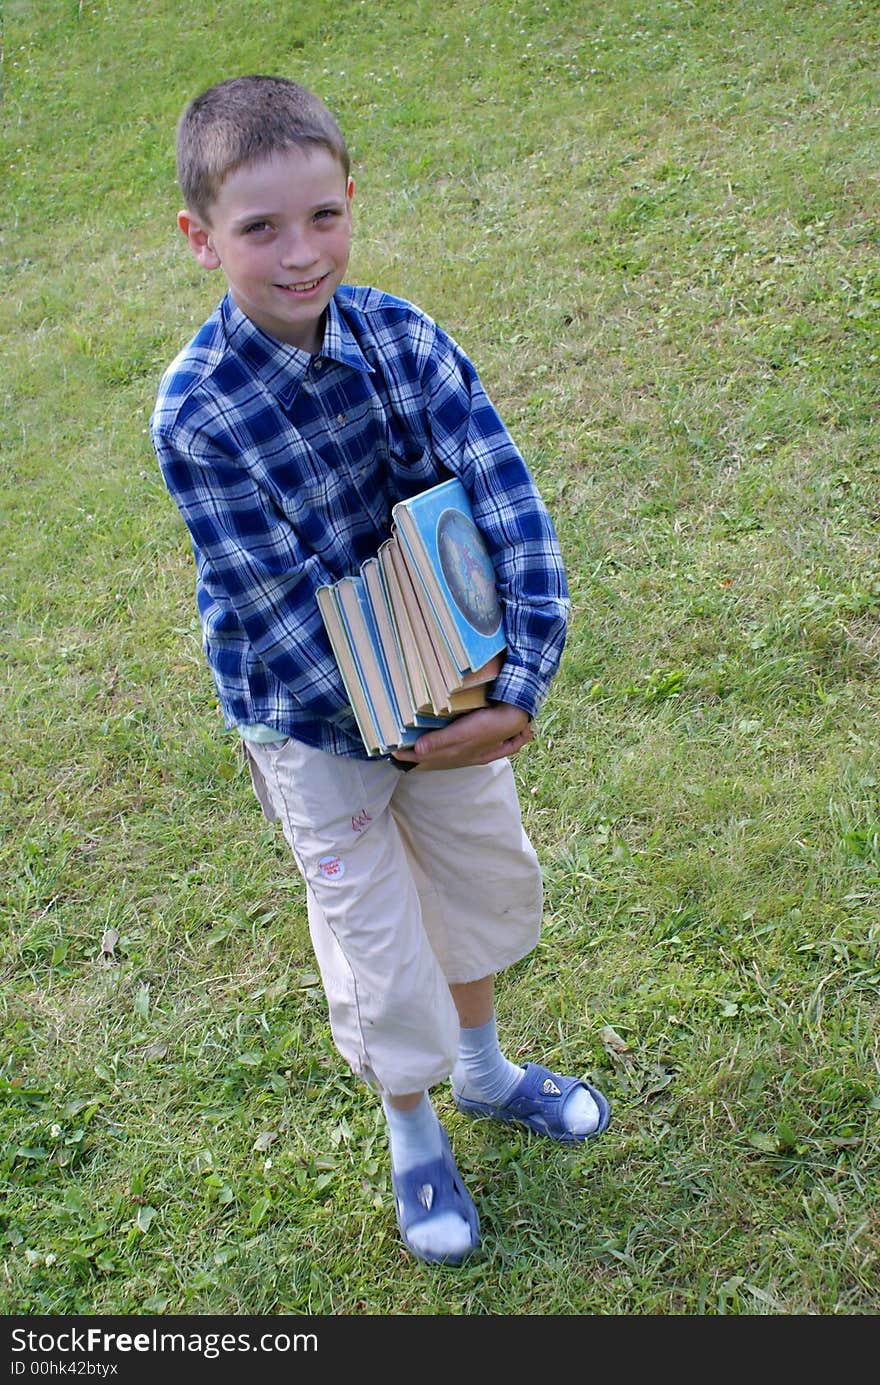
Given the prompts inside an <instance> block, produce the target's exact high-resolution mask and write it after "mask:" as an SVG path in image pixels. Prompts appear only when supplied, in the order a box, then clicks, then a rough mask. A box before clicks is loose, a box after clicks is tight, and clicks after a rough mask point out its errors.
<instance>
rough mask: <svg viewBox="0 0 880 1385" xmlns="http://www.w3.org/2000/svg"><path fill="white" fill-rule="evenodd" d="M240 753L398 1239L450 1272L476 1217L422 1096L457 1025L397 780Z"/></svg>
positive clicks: (353, 763)
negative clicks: (292, 887)
mask: <svg viewBox="0 0 880 1385" xmlns="http://www.w3.org/2000/svg"><path fill="white" fill-rule="evenodd" d="M246 750H247V754H248V759H249V761H250V767H251V776H252V779H253V784H254V789H255V790H256V793H257V797H258V798H259V800H260V802H261V804H262V806H263V809H264V811H265V812H266V815H267V816H268V817H269V818H270V819H272V820H280V821H281V823H282V826H283V829H284V833H285V836H286V837H287V840H288V843H289V844H290V846H291V848H292V850H293V852H294V856H295V858H296V861H297V865H298V866H299V869H300V872H301V873H302V875H303V877H304V879H305V881H306V886H307V903H308V917H309V931H310V934H311V938H312V945H313V947H314V950H315V956H316V958H317V961H318V965H319V968H320V971H321V977H322V980H323V984H324V990H325V994H326V996H327V1001H328V1005H329V1011H330V1024H331V1029H332V1032H333V1037H334V1041H335V1043H336V1046H337V1048H338V1049H339V1051H340V1053H341V1054H342V1055H343V1057H344V1058H346V1059H347V1061H348V1062H349V1064H350V1065H351V1067H352V1069H353V1070H354V1071H355V1072H356V1073H357V1074H358V1075H359V1076H360V1077H362V1078H363V1079H364V1080H365V1081H366V1082H368V1083H369V1085H371V1086H373V1087H374V1088H377V1089H378V1090H380V1091H381V1092H382V1094H383V1106H384V1109H385V1115H386V1119H387V1121H388V1127H389V1142H390V1145H391V1162H392V1181H393V1184H394V1192H395V1205H396V1210H397V1218H398V1223H399V1225H400V1230H401V1234H402V1236H403V1238H404V1241H405V1243H406V1244H407V1246H408V1248H409V1249H410V1250H411V1251H412V1252H413V1253H414V1254H415V1255H417V1256H419V1257H420V1258H421V1259H424V1260H428V1261H441V1262H444V1263H453V1264H457V1263H458V1262H459V1261H460V1260H461V1259H463V1258H464V1256H465V1255H466V1254H467V1253H468V1252H469V1251H471V1250H473V1249H474V1248H475V1247H476V1246H477V1245H478V1244H479V1218H478V1216H477V1211H476V1208H475V1207H474V1204H473V1201H472V1200H471V1198H470V1197H469V1196H468V1194H467V1191H466V1190H465V1188H464V1185H463V1184H462V1182H461V1179H460V1176H459V1174H458V1170H457V1169H456V1167H455V1162H454V1160H453V1158H452V1153H451V1151H450V1149H449V1142H448V1140H447V1139H446V1135H445V1132H444V1131H443V1129H442V1127H441V1125H440V1122H439V1121H438V1119H437V1116H436V1114H435V1112H434V1109H433V1107H432V1106H431V1103H430V1100H429V1098H428V1095H427V1088H428V1087H429V1086H431V1085H432V1084H433V1083H434V1082H437V1081H439V1080H441V1079H442V1078H445V1077H446V1076H448V1074H449V1071H450V1069H451V1067H452V1064H453V1061H454V1057H455V1052H456V1047H457V1042H458V1017H457V1014H456V1010H455V1006H454V1004H453V1001H452V998H451V996H450V993H449V988H448V985H447V983H446V979H445V977H444V975H443V973H442V971H441V969H440V967H439V966H438V964H437V961H436V958H435V957H434V954H433V951H432V949H431V946H430V943H429V941H428V939H427V936H426V934H425V932H424V929H423V927H422V923H421V909H420V904H419V898H418V894H417V892H416V889H415V886H414V883H413V880H412V875H411V871H410V867H409V862H408V860H407V857H406V853H405V851H404V848H403V845H402V843H401V840H400V837H399V834H398V830H397V827H396V824H395V822H394V820H393V818H392V816H391V814H390V812H389V809H388V804H389V801H390V798H391V796H392V794H393V792H394V789H395V787H396V785H397V784H398V783H399V781H400V779H401V777H402V776H401V773H400V771H399V770H397V769H395V768H394V767H393V766H389V765H367V764H364V763H363V762H361V761H357V760H346V759H343V758H342V757H334V756H329V755H324V754H323V753H322V752H320V751H313V750H311V749H310V748H309V747H306V746H301V745H298V744H297V743H296V742H293V741H288V742H286V743H284V744H283V745H281V746H274V747H273V746H269V747H264V746H259V745H258V746H254V747H251V746H248V747H246ZM395 1093H396V1094H400V1093H403V1095H394V1094H395Z"/></svg>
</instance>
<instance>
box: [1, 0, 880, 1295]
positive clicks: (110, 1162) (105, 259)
mask: <svg viewBox="0 0 880 1385" xmlns="http://www.w3.org/2000/svg"><path fill="white" fill-rule="evenodd" d="M875 21H876V10H875V7H874V6H873V5H872V4H870V3H867V0H866V2H865V3H860V0H839V2H838V3H831V0H827V2H826V3H822V0H816V2H815V3H806V2H805V0H799V2H798V3H794V4H785V5H783V4H781V3H774V0H738V3H734V4H723V5H722V4H716V3H712V0H693V3H688V4H684V3H673V0H660V2H659V3H657V4H654V5H651V6H643V5H640V4H639V3H629V0H618V2H617V3H615V4H613V5H608V4H604V5H603V4H599V3H587V2H583V3H578V4H568V3H563V0H550V3H546V4H538V3H535V0H505V2H504V3H501V0H485V3H477V0H464V3H462V4H458V5H455V6H445V7H440V8H439V9H438V7H436V6H434V5H431V4H428V3H427V0H413V2H412V3H407V4H403V3H400V0H370V3H369V4H359V3H354V0H340V2H339V3H338V4H337V5H335V6H334V7H333V11H332V14H331V13H330V12H329V11H326V10H320V9H316V8H315V7H314V6H306V5H303V4H298V3H297V4H292V5H286V6H282V7H278V8H277V9H275V8H273V7H269V8H268V9H267V7H265V6H264V5H257V4H256V3H252V0H242V2H241V3H239V4H237V5H236V6H230V7H224V6H221V5H217V6H214V7H209V9H208V10H207V11H204V12H198V13H195V12H194V13H192V14H186V15H183V14H182V13H181V12H180V11H179V9H178V8H177V7H173V6H170V5H167V4H164V3H161V0H152V2H151V3H144V0H142V2H141V3H140V4H137V5H135V4H133V3H131V0H112V3H110V0H96V3H93V4H88V3H83V4H75V3H73V0H54V3H52V4H47V5H40V6H37V5H34V4H33V3H30V2H26V0H18V3H16V0H7V4H6V8H5V36H4V48H5V56H4V76H3V131H2V138H3V148H2V157H3V167H4V185H5V189H6V205H5V210H6V212H7V215H6V218H5V229H4V235H3V270H2V273H3V283H4V288H5V292H4V293H3V295H2V297H0V315H2V330H3V336H4V340H5V342H6V343H7V348H8V349H7V360H6V364H5V366H4V372H3V382H4V383H3V395H2V398H3V409H4V414H5V422H4V426H3V452H2V458H0V465H2V469H3V470H2V476H3V483H2V484H3V490H2V496H3V514H4V526H3V529H4V536H5V544H4V546H3V552H2V553H0V603H2V606H0V609H2V634H3V649H4V654H5V660H4V663H5V671H4V677H3V691H2V697H3V710H2V715H3V725H4V729H5V732H6V747H7V753H6V755H5V756H4V757H3V761H2V763H0V801H2V839H0V880H2V882H3V883H2V885H0V909H2V917H3V931H2V936H0V950H2V953H0V962H2V975H3V987H2V992H0V1004H2V1007H3V1018H4V1026H3V1043H2V1069H0V1078H2V1081H0V1094H2V1116H0V1131H2V1139H0V1151H2V1152H0V1178H2V1184H3V1190H4V1206H3V1212H2V1223H0V1227H2V1244H3V1256H2V1266H3V1273H2V1276H0V1309H2V1311H3V1312H5V1313H7V1314H33V1315H43V1314H88V1313H97V1314H181V1313H193V1314H229V1315H235V1314H247V1315H251V1314H253V1315H275V1314H319V1315H337V1314H344V1315H355V1314H369V1315H382V1316H387V1315H392V1314H396V1315H464V1314H470V1315H519V1314H538V1315H545V1314H547V1315H564V1314H567V1315H658V1314H662V1315H672V1314H677V1315H694V1314H700V1315H712V1316H714V1315H725V1314H740V1315H870V1314H874V1313H875V1312H876V1311H877V1308H878V1294H877V1277H878V1255H880V1225H878V1217H877V1194H878V1170H880V1123H878V1111H880V1084H878V1030H877V1020H878V983H880V958H878V937H880V927H878V904H880V768H878V758H877V734H876V726H877V719H878V712H880V706H878V703H880V696H878V678H877V672H878V661H877V654H878V610H880V561H878V557H877V538H878V521H880V512H878V506H877V495H878V461H877V455H878V448H877V442H878V431H877V418H876V379H877V362H878V353H880V340H878V307H880V257H878V243H877V222H876V210H875V209H876V200H877V170H876V157H875V156H876V148H877V133H878V112H877V106H876V78H875V73H876V69H877V60H878V45H877V37H876V23H875ZM260 70H262V71H274V72H280V73H282V74H284V75H288V76H292V77H295V78H297V79H299V80H302V81H304V82H305V83H306V84H308V85H311V86H313V87H314V88H315V89H316V90H318V91H319V92H320V93H321V94H322V95H323V96H324V97H325V98H326V99H327V101H328V102H329V104H330V105H331V107H332V108H333V109H334V111H335V112H336V113H337V114H338V116H339V117H340V119H341V121H342V123H343V125H344V127H345V129H346V131H347V133H348V135H349V138H350V142H351V146H352V153H353V156H354V162H355V176H356V184H357V196H356V203H355V206H356V213H357V216H356V242H355V253H354V256H353V262H352V272H351V277H352V279H353V280H354V281H359V282H373V283H377V284H380V285H381V286H383V287H385V288H387V289H388V290H390V291H392V292H397V293H401V294H404V295H405V296H407V297H409V298H411V299H413V300H414V301H416V302H418V303H419V304H420V305H421V306H422V307H424V308H425V309H426V310H427V311H429V312H431V313H433V314H434V315H435V316H436V317H437V318H438V319H439V320H440V321H441V322H442V323H443V325H444V326H446V327H447V328H448V329H449V330H451V331H452V332H453V334H454V335H455V336H457V337H458V339H459V340H460V341H461V342H462V345H463V346H464V347H465V348H466V349H467V350H468V351H469V352H470V354H471V355H472V356H473V358H474V360H475V361H476V362H477V364H478V367H479V369H480V372H481V374H482V376H483V379H484V381H485V383H486V385H487V387H488V388H489V391H490V393H491V394H492V396H493V398H494V399H495V401H496V403H497V404H498V406H499V408H500V409H501V412H502V413H503V415H504V416H505V418H506V419H507V421H508V423H509V425H510V427H511V430H512V431H513V433H514V435H515V436H516V438H517V440H518V442H519V443H520V445H521V447H522V450H523V452H524V454H525V455H526V456H527V458H528V459H529V461H530V464H531V465H532V466H533V469H534V471H535V474H536V475H537V477H538V479H539V481H540V483H541V486H542V489H543V490H544V493H545V495H546V497H547V500H548V503H549V504H550V506H551V509H552V512H553V515H554V518H555V519H556V522H557V526H558V529H559V533H560V538H561V541H562V544H563V549H564V552H565V557H566V563H567V567H568V571H569V577H570V583H571V589H572V597H573V611H574V614H573V620H572V627H571V634H570V639H569V644H568V647H567V651H566V655H565V659H564V662H563V667H562V670H561V672H560V675H559V677H558V679H557V680H556V683H555V684H554V687H553V690H552V693H551V696H550V698H549V700H548V703H547V705H546V708H545V710H544V713H543V715H542V719H541V734H540V737H539V739H538V740H537V741H536V742H535V743H534V744H533V745H532V746H530V747H529V748H528V749H527V751H525V752H524V753H523V754H522V755H521V756H520V757H519V758H518V759H517V761H516V771H517V776H518V780H519V783H520V789H521V795H522V801H523V805H524V813H525V818H526V823H527V827H528V829H529V832H530V834H531V836H532V838H533V840H534V842H535V845H536V847H537V849H538V851H539V854H540V857H541V860H542V864H543V866H544V870H545V877H546V910H545V927H544V933H543V937H542V940H541V943H540V945H539V946H538V948H537V949H536V951H535V953H534V954H533V956H532V957H530V958H529V959H527V960H526V961H525V962H523V963H521V964H520V965H519V966H517V967H515V968H513V969H512V970H511V971H510V972H509V973H507V974H506V975H505V976H504V978H503V979H502V981H501V983H500V987H499V1021H500V1028H501V1030H502V1034H503V1037H504V1040H505V1043H506V1046H507V1048H508V1051H509V1052H510V1054H511V1056H519V1057H523V1058H524V1057H526V1056H540V1057H542V1058H543V1059H544V1060H546V1061H549V1062H551V1063H552V1064H554V1065H556V1064H558V1065H560V1066H562V1067H564V1068H565V1070H566V1071H571V1072H577V1073H579V1074H581V1075H585V1076H590V1077H591V1078H594V1079H595V1080H597V1081H598V1082H599V1083H600V1085H602V1086H603V1088H604V1089H605V1090H606V1091H607V1092H608V1094H609V1096H610V1098H611V1100H612V1103H613V1108H614V1122H613V1124H612V1126H611V1128H610V1130H609V1132H608V1134H607V1135H606V1136H605V1137H604V1138H603V1140H602V1141H600V1142H597V1144H596V1145H595V1146H588V1147H587V1148H585V1149H582V1150H577V1151H573V1152H572V1151H568V1150H560V1149H558V1148H555V1147H547V1146H545V1145H542V1144H541V1142H540V1141H537V1140H533V1139H531V1138H530V1137H528V1136H527V1135H525V1134H517V1133H514V1132H512V1131H511V1130H507V1129H505V1128H497V1129H496V1128H493V1127H491V1126H490V1125H488V1124H486V1123H482V1122H478V1123H468V1122H466V1121H465V1120H464V1119H463V1118H461V1117H460V1116H458V1115H457V1113H455V1111H454V1110H453V1109H452V1106H451V1102H450V1100H449V1096H448V1093H447V1092H446V1091H443V1090H440V1091H438V1093H437V1105H438V1109H439V1110H440V1111H441V1113H442V1115H443V1117H444V1119H445V1120H446V1122H447V1125H448V1128H449V1130H450V1133H451V1136H452V1140H453V1144H454V1147H455V1149H456V1154H457V1157H458V1160H459V1164H460V1166H461V1168H462V1170H463V1172H464V1174H465V1176H466V1178H467V1181H468V1184H469V1187H470V1189H471V1191H472V1193H473V1195H474V1196H475V1198H476V1200H477V1202H478V1204H479V1206H480V1211H481V1216H482V1219H483V1225H484V1241H485V1246H484V1253H483V1255H482V1256H481V1258H480V1259H479V1260H477V1261H474V1262H473V1263H472V1264H470V1265H468V1266H467V1267H466V1268H464V1269H462V1270H460V1271H456V1272H448V1271H447V1272H444V1271H440V1272H432V1271H431V1270H429V1269H427V1268H426V1267H424V1266H422V1265H419V1264H418V1263H416V1262H414V1261H412V1260H410V1259H408V1258H407V1257H406V1255H405V1254H404V1252H403V1251H402V1249H401V1247H400V1245H399V1241H398V1236H397V1230H396V1226H395V1223H394V1216H393V1209H392V1206H391V1197H390V1187H389V1178H388V1173H387V1167H386V1148H385V1136H384V1128H383V1122H382V1119H381V1113H380V1111H379V1109H378V1106H377V1103H376V1102H375V1100H374V1099H373V1098H372V1097H371V1096H370V1095H369V1094H368V1093H366V1092H365V1091H364V1090H362V1089H361V1088H359V1087H358V1086H357V1085H356V1084H355V1082H354V1080H353V1079H352V1078H351V1077H350V1076H349V1074H348V1073H347V1071H346V1070H345V1069H344V1068H343V1066H342V1064H341V1062H340V1061H339V1060H338V1058H337V1056H336V1054H335V1051H334V1049H333V1046H332V1043H331V1040H330V1036H329V1030H328V1026H327V1017H326V1010H325V1005H324V1000H323V996H322V993H321V990H320V987H319V985H318V983H317V977H316V974H315V968H314V962H313V959H312V957H311V953H310V949H309V942H308V931H307V926H306V918H305V909H304V900H303V897H302V892H301V889H300V886H299V882H298V879H297V877H296V875H295V873H294V871H293V869H292V867H291V862H290V860H289V858H288V854H287V851H286V848H285V847H284V844H283V842H282V841H281V840H280V839H279V837H278V836H277V834H275V833H274V832H273V831H272V830H270V829H269V828H268V827H267V826H265V825H264V824H263V822H262V820H261V818H260V816H259V812H258V809H257V808H256V805H255V802H254V801H253V798H252V794H251V791H250V788H249V785H248V783H247V781H246V775H245V773H244V771H243V768H242V764H241V761H240V758H239V755H238V754H237V751H236V746H235V744H234V742H233V738H231V737H229V736H225V735H224V734H223V733H222V727H221V725H220V721H219V717H218V714H217V710H216V704H215V698H214V694H213V689H212V687H211V685H210V680H209V677H208V674H207V670H206V668H205V666H204V664H203V661H202V657H201V653H200V647H199V632H198V624H197V619H196V615H195V609H194V602H193V573H192V562H191V557H190V552H189V546H188V541H187V540H186V536H185V532H184V530H183V526H182V524H181V522H180V521H179V519H178V518H177V516H176V512H175V511H174V509H173V506H172V504H171V502H170V500H169V499H168V497H167V495H166V493H165V492H164V489H163V487H162V483H161V478H160V477H159V474H158V469H157V467H156V465H155V462H154V459H153V457H152V453H151V451H150V448H149V440H148V437H147V420H148V417H149V412H150V409H151V407H152V401H153V397H154V394H155V387H156V383H157V380H158V376H159V373H160V372H161V370H162V368H163V367H164V365H165V364H167V362H168V361H169V360H170V359H171V357H172V356H173V355H174V354H175V352H176V351H177V350H178V349H179V347H180V346H181V345H182V344H183V342H184V341H185V340H186V339H187V338H188V336H189V335H190V334H191V333H192V331H194V330H195V328H196V327H197V326H198V324H199V323H200V322H201V321H202V319H203V318H204V317H205V316H206V315H207V313H208V312H209V311H210V309H211V308H212V307H213V304H214V302H215V301H216V299H217V298H218V297H219V294H220V292H221V290H222V285H221V283H220V282H219V280H218V279H217V277H216V276H213V277H206V276H204V275H201V274H200V272H199V271H198V270H197V268H196V266H195V265H194V264H193V262H192V261H191V260H189V259H188V258H187V254H186V252H185V248H184V246H183V242H182V239H180V237H179V236H177V234H176V232H175V230H174V225H173V222H174V214H175V212H176V209H177V195H176V192H175V188H174V170H173V157H172V144H173V130H174V123H175V121H176V118H177V116H178V114H179V111H180V109H181V108H182V106H183V104H184V102H185V101H186V100H187V99H188V98H189V97H190V96H191V95H193V94H194V93H195V92H196V91H197V90H199V89H201V88H202V87H203V86H205V85H207V84H209V83H210V82H212V81H215V80H219V79H220V78H222V77H225V76H230V75H233V74H234V73H236V72H242V71H260Z"/></svg>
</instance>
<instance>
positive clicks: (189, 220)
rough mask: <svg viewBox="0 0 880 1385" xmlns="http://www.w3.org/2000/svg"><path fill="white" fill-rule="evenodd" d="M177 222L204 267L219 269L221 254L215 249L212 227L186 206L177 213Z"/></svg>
mask: <svg viewBox="0 0 880 1385" xmlns="http://www.w3.org/2000/svg"><path fill="white" fill-rule="evenodd" d="M177 224H178V226H179V227H180V229H181V231H182V232H183V234H184V235H185V236H186V239H187V243H188V245H189V248H190V250H191V251H192V252H193V254H194V255H195V257H196V260H197V261H198V263H199V264H200V265H201V266H202V269H219V268H220V256H219V255H218V254H217V251H216V250H215V249H214V245H213V242H212V240H211V230H210V227H208V226H206V225H205V223H204V222H203V221H200V220H199V218H198V217H197V216H196V215H195V214H194V213H193V212H189V211H187V210H186V208H184V210H183V211H182V212H178V213H177Z"/></svg>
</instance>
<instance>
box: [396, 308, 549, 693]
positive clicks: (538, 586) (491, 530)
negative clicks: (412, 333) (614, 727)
mask: <svg viewBox="0 0 880 1385" xmlns="http://www.w3.org/2000/svg"><path fill="white" fill-rule="evenodd" d="M434 331H435V335H434V339H433V344H432V349H431V350H430V353H429V354H428V355H427V359H426V362H425V365H424V367H423V370H422V389H423V393H424V396H425V400H426V406H427V414H428V426H429V432H430V438H431V446H432V448H433V449H434V453H435V455H436V457H437V458H438V460H439V461H440V462H441V463H442V464H443V465H444V466H445V467H446V468H447V470H449V471H451V472H452V473H453V474H455V475H457V476H458V477H459V478H460V480H461V481H462V483H463V484H464V486H465V488H466V490H467V491H468V494H469V495H470V497H471V503H472V506H473V511H474V519H475V521H476V523H477V525H478V527H479V529H480V530H481V532H482V534H483V536H484V538H485V539H486V543H487V545H488V548H489V551H490V553H491V555H492V560H493V563H494V566H495V578H496V584H497V587H498V596H499V600H500V602H501V605H502V609H503V611H504V626H505V634H506V638H507V654H506V657H505V663H504V667H503V668H502V670H501V673H500V674H499V675H498V677H497V678H496V680H495V684H494V687H493V689H492V697H493V700H495V701H498V702H509V703H512V704H513V705H514V706H516V707H521V708H523V709H524V710H525V711H526V712H528V714H529V716H532V717H533V716H535V715H536V713H537V712H538V710H539V709H540V706H541V704H542V703H543V701H544V699H545V697H546V695H547V691H548V689H549V687H550V683H551V682H552V680H553V678H554V676H555V675H556V673H557V671H558V668H559V663H560V660H561V657H562V651H563V648H564V645H565V637H566V630H567V623H568V617H569V611H570V600H569V592H568V583H567V581H566V576H565V569H564V566H563V561H562V555H561V551H560V547H559V540H558V537H557V534H556V530H555V528H554V525H553V521H552V519H551V518H550V514H549V512H548V510H547V507H546V505H545V504H544V502H543V500H542V499H541V496H540V493H539V491H538V488H537V486H536V484H535V481H534V479H533V477H532V475H531V473H530V471H529V469H528V467H527V465H526V463H525V461H524V460H523V457H522V456H521V454H520V452H519V450H518V449H517V447H516V445H515V444H514V442H513V440H512V438H511V436H510V434H509V432H508V430H507V428H506V427H505V425H504V423H503V422H502V420H501V418H500V417H499V415H498V413H497V411H496V409H495V408H494V406H493V404H492V403H491V401H490V400H489V398H488V396H487V394H486V391H485V389H484V388H483V385H482V383H481V381H480V379H479V377H478V375H477V372H476V370H475V368H474V366H473V365H472V363H471V361H470V360H469V359H468V357H467V356H466V355H465V353H464V352H463V351H462V350H461V348H460V347H459V346H458V345H457V344H456V343H455V342H454V341H453V339H452V338H451V337H449V336H448V335H447V334H445V333H444V332H443V331H442V330H441V329H440V328H439V327H436V325H435V328H434Z"/></svg>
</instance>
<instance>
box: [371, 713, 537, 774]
mask: <svg viewBox="0 0 880 1385" xmlns="http://www.w3.org/2000/svg"><path fill="white" fill-rule="evenodd" d="M533 735H534V732H533V730H532V724H531V721H530V720H529V715H528V712H524V711H523V709H522V708H521V707H513V706H511V704H510V703H508V702H498V703H496V704H495V705H494V706H493V707H481V708H480V709H479V711H477V712H465V713H464V715H463V716H460V717H456V718H455V720H454V721H451V722H450V723H449V725H448V726H444V727H442V728H441V729H440V730H439V731H428V732H426V733H425V735H424V736H420V737H419V739H418V740H417V741H416V743H415V745H414V746H411V747H410V748H409V749H408V750H395V751H394V759H395V760H406V761H409V762H410V763H413V764H415V765H416V768H417V769H463V768H464V767H465V766H466V765H488V764H489V763H490V761H492V760H500V759H502V758H503V757H504V756H505V755H515V754H516V752H517V751H518V750H522V748H523V746H524V745H527V744H528V742H529V741H530V740H531V739H532V736H533Z"/></svg>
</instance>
